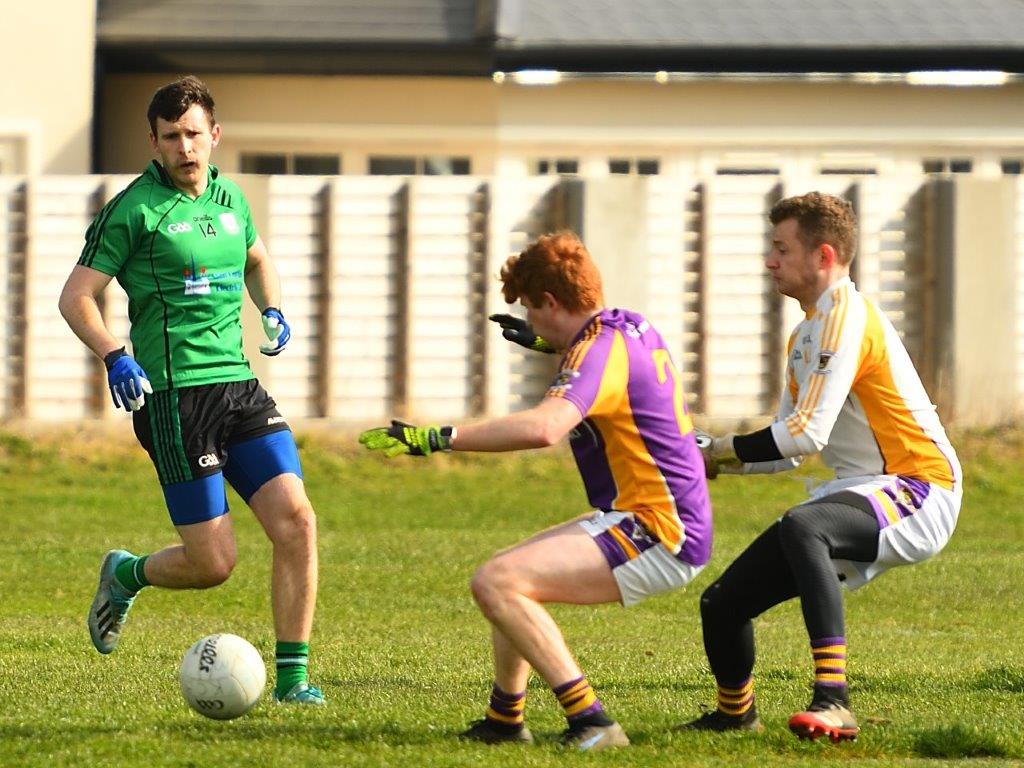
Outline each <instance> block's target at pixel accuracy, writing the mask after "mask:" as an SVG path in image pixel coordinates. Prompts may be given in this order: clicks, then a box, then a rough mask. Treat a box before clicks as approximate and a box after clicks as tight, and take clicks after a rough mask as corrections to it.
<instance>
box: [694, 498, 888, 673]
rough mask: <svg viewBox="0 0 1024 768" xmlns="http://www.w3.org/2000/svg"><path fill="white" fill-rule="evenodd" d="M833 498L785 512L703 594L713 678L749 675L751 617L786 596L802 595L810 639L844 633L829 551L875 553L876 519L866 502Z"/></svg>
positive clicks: (863, 557) (858, 556) (860, 556)
mask: <svg viewBox="0 0 1024 768" xmlns="http://www.w3.org/2000/svg"><path fill="white" fill-rule="evenodd" d="M844 495H846V494H844ZM835 499H836V497H830V498H828V499H823V500H821V501H817V502H811V503H807V504H801V505H800V506H798V507H794V508H793V509H791V510H789V511H788V512H786V514H785V515H783V516H782V518H781V519H780V520H778V521H777V522H776V523H775V524H774V525H772V526H771V527H770V528H768V530H766V531H765V532H764V533H762V534H761V535H760V536H758V537H757V538H756V539H755V540H754V542H753V543H752V544H751V545H750V546H749V547H747V549H746V550H745V551H744V552H743V554H741V555H740V556H739V557H737V558H736V559H735V560H734V561H733V563H732V564H731V565H730V566H729V567H728V568H727V569H726V571H725V573H723V574H722V575H721V576H720V577H719V578H718V580H717V581H716V582H715V583H714V584H712V585H711V586H710V587H708V588H707V589H706V590H705V591H704V594H703V595H701V599H700V613H701V620H702V623H703V628H704V650H705V651H706V652H707V655H708V661H709V662H710V663H711V671H712V672H713V673H714V675H715V679H716V680H718V682H719V683H721V684H723V685H730V684H731V685H739V684H740V683H742V682H743V681H745V680H746V679H747V677H749V676H750V674H751V672H752V671H753V669H754V627H753V624H752V623H751V619H753V618H754V617H755V616H760V615H761V614H762V613H764V612H765V611H767V610H768V609H769V608H771V607H772V606H774V605H778V604H779V603H781V602H784V601H786V600H789V599H790V598H792V597H797V596H799V597H800V607H801V608H802V610H803V614H804V623H805V624H806V625H807V633H808V635H809V636H810V638H811V639H812V640H814V639H817V638H823V637H842V636H845V625H844V622H843V596H842V590H841V587H840V582H839V577H838V576H837V575H836V569H835V565H834V564H833V563H832V559H833V558H837V559H840V560H855V561H860V562H871V561H873V560H874V559H875V558H876V557H877V556H878V521H877V520H876V519H875V516H874V514H873V513H871V512H869V511H868V510H867V509H865V508H861V507H859V506H853V505H851V504H849V503H842V502H837V501H836V500H835Z"/></svg>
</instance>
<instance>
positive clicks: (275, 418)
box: [267, 416, 284, 427]
mask: <svg viewBox="0 0 1024 768" xmlns="http://www.w3.org/2000/svg"><path fill="white" fill-rule="evenodd" d="M283 423H284V416H271V417H270V418H268V419H267V426H268V427H269V426H270V425H271V424H283Z"/></svg>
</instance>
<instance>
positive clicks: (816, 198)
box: [768, 192, 857, 265]
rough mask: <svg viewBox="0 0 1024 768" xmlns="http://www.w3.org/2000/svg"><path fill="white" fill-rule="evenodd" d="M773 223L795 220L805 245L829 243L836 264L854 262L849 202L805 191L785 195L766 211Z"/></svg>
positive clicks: (854, 237)
mask: <svg viewBox="0 0 1024 768" xmlns="http://www.w3.org/2000/svg"><path fill="white" fill-rule="evenodd" d="M768 218H769V220H770V221H771V222H772V224H776V225H777V224H779V223H781V222H783V221H786V220H787V219H796V223H797V226H798V237H799V238H800V242H802V243H803V244H804V246H805V247H807V248H811V249H813V248H817V247H818V246H819V245H824V244H825V243H828V244H829V245H831V246H832V247H833V248H835V249H836V255H837V257H838V258H839V263H840V264H843V265H846V264H849V263H850V262H851V261H853V254H854V252H855V251H856V250H857V216H856V214H854V212H853V206H852V205H850V203H849V201H847V200H844V199H843V198H841V197H836V196H835V195H826V194H823V193H821V192H808V193H807V194H806V195H800V196H798V197H787V198H786V199H785V200H780V201H779V202H777V203H776V204H775V205H773V206H772V210H771V213H769V214H768Z"/></svg>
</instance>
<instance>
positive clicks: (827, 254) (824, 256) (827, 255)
mask: <svg viewBox="0 0 1024 768" xmlns="http://www.w3.org/2000/svg"><path fill="white" fill-rule="evenodd" d="M818 248H819V253H820V254H821V267H822V269H831V268H832V267H834V266H836V265H837V264H838V263H839V254H838V253H836V249H835V248H833V247H832V246H831V245H829V244H828V243H822V244H821V245H820V246H818Z"/></svg>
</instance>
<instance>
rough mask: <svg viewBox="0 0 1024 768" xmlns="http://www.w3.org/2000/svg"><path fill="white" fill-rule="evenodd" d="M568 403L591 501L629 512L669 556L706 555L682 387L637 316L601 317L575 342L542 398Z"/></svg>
mask: <svg viewBox="0 0 1024 768" xmlns="http://www.w3.org/2000/svg"><path fill="white" fill-rule="evenodd" d="M547 396H548V397H562V398H565V399H566V400H568V401H569V402H571V403H572V404H573V405H575V406H576V407H577V408H578V409H579V411H580V415H581V416H582V417H583V421H582V422H581V423H580V424H579V426H578V427H576V429H574V430H573V432H572V435H571V436H570V444H571V445H572V451H573V454H574V455H575V457H576V464H577V466H578V467H579V470H580V475H582V476H583V484H584V486H585V487H586V489H587V497H588V498H589V500H590V503H591V504H592V505H593V506H594V507H595V508H597V509H604V510H613V509H614V510H618V511H620V512H632V513H633V515H634V516H635V518H636V519H637V520H638V521H640V522H641V523H642V524H643V526H644V527H645V528H646V529H647V530H648V531H650V532H651V533H652V534H653V535H654V536H656V537H657V538H658V540H659V541H661V543H662V544H663V545H664V546H665V547H666V548H667V549H668V550H669V551H670V552H672V554H674V555H677V556H678V557H679V558H680V559H681V560H683V561H685V562H687V563H690V564H692V565H703V564H704V563H706V562H707V561H708V558H709V557H710V556H711V503H710V501H709V500H708V486H707V481H706V480H705V479H704V460H703V458H702V457H701V454H700V450H699V449H698V448H697V443H696V441H695V440H694V438H693V423H692V422H691V421H690V416H689V413H688V412H687V409H686V404H685V402H684V399H683V387H682V382H681V381H680V378H679V373H678V372H677V371H676V368H675V366H674V365H673V363H672V358H671V356H670V355H669V353H668V350H667V349H666V348H665V342H664V340H663V339H662V338H661V334H659V333H658V332H657V331H656V330H655V329H654V328H653V327H652V326H651V324H650V323H648V322H647V321H646V320H645V319H644V318H643V316H642V315H639V314H637V313H636V312H630V311H628V310H624V309H605V310H602V311H601V312H600V313H599V314H597V315H595V316H594V317H593V318H592V319H591V320H590V322H588V323H587V324H586V325H585V326H584V327H583V329H582V330H581V331H580V332H579V334H578V335H577V336H576V339H575V340H574V341H573V343H572V344H571V345H570V347H569V351H568V352H566V354H565V357H564V358H563V359H562V368H561V371H560V372H559V373H558V376H557V377H556V378H555V381H554V382H553V383H552V385H551V387H550V389H548V392H547Z"/></svg>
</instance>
